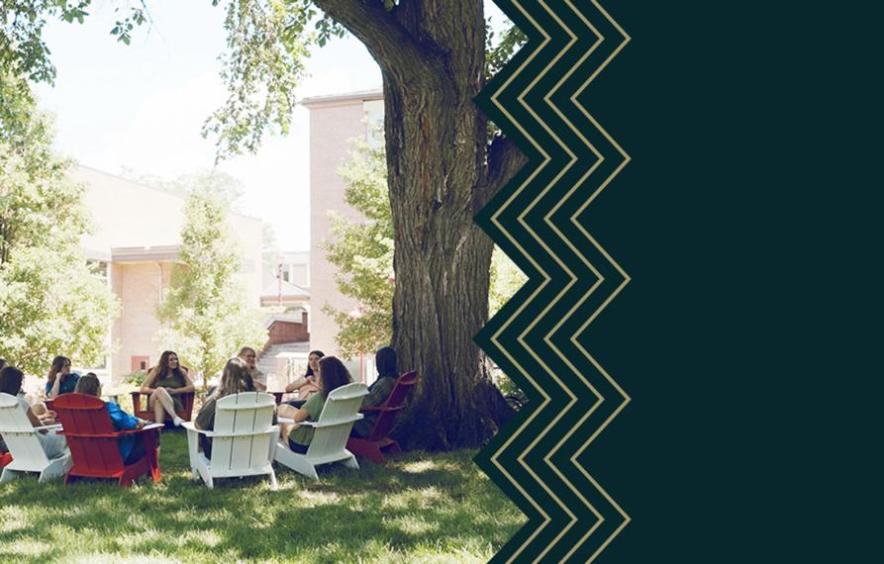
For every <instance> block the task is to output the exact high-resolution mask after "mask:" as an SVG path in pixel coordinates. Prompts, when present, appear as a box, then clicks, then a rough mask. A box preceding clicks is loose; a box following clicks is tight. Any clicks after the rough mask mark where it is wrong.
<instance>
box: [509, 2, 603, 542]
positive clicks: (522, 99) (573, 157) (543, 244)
mask: <svg viewBox="0 0 884 564" xmlns="http://www.w3.org/2000/svg"><path fill="white" fill-rule="evenodd" d="M517 7H518V8H519V9H520V11H522V13H523V15H524V16H525V17H526V18H527V19H528V20H529V21H531V23H532V24H534V25H535V27H539V26H538V25H537V22H536V20H534V18H532V17H531V15H530V14H528V13H526V12H525V11H524V10H523V9H522V7H521V6H520V5H517ZM544 7H545V6H544ZM547 11H548V10H547ZM563 27H564V28H565V29H567V26H563ZM570 35H571V41H569V43H568V45H567V46H566V47H565V49H563V50H562V52H561V53H559V54H558V55H557V56H556V57H555V58H554V59H553V61H552V62H551V64H550V65H548V66H547V68H546V69H545V70H544V71H543V72H541V73H540V74H539V75H538V76H537V77H535V79H534V80H533V81H532V82H531V83H530V84H529V85H528V86H527V87H526V88H525V89H524V90H523V91H522V92H521V93H520V95H519V96H517V99H518V100H519V102H520V103H521V104H522V106H523V107H524V108H525V109H526V110H527V111H528V112H529V113H530V114H531V115H532V116H533V117H534V118H535V119H536V120H537V122H538V123H539V124H540V125H541V126H542V127H543V128H544V129H545V130H546V131H547V133H548V134H549V135H550V137H551V138H552V139H555V140H556V141H557V143H558V145H559V146H560V147H561V148H562V149H563V150H564V151H566V152H567V153H568V155H569V156H570V162H569V163H568V165H567V166H565V167H564V168H563V169H562V170H561V171H560V172H559V173H558V174H557V175H556V177H555V178H554V179H552V180H551V181H550V182H549V183H548V184H547V186H546V187H545V188H544V189H543V190H542V191H541V193H540V194H538V195H537V197H536V198H535V199H534V200H533V201H532V203H531V204H530V205H529V206H528V207H527V208H526V209H525V210H524V211H523V212H522V213H520V214H519V216H518V220H519V223H521V224H522V225H523V226H524V227H525V229H526V231H527V232H528V233H530V234H531V235H532V237H533V238H534V240H535V241H537V242H538V243H539V244H540V245H541V247H543V248H544V249H545V250H546V251H547V253H548V254H549V256H551V257H552V258H553V259H554V260H555V261H556V262H557V263H558V265H559V266H560V267H561V268H562V269H563V270H564V271H565V272H567V273H568V276H569V278H570V281H569V283H568V284H567V285H566V286H565V288H564V289H563V290H562V291H561V292H560V293H559V294H558V295H557V296H556V297H555V298H554V299H553V300H552V301H551V302H550V303H549V304H548V305H547V307H546V308H545V309H544V310H543V311H542V312H541V313H540V314H539V315H538V316H536V317H535V318H534V321H533V322H532V323H531V324H529V326H528V327H527V328H526V329H525V330H524V331H522V332H521V333H520V334H519V336H518V339H517V340H518V341H519V342H520V343H521V344H522V345H523V346H524V347H525V350H527V351H528V352H529V354H531V356H533V357H534V358H535V360H537V362H538V364H539V365H540V366H542V367H544V368H545V369H546V370H547V371H548V372H549V373H550V375H551V377H552V378H553V380H554V381H555V382H556V383H557V384H558V385H559V388H560V389H562V390H563V391H565V393H566V394H567V395H568V396H569V397H570V401H569V404H568V405H567V406H566V408H565V410H564V411H562V412H561V413H559V414H557V415H556V417H555V418H554V419H553V421H552V422H551V423H550V425H549V426H547V427H546V428H545V429H544V430H543V431H542V432H541V433H539V434H538V435H537V437H535V439H534V440H533V441H532V442H531V443H530V444H529V445H528V447H527V448H526V449H525V451H524V452H523V453H522V454H521V455H520V456H518V457H517V459H518V460H519V462H520V463H523V460H524V458H525V457H527V456H528V454H529V453H530V452H532V451H533V449H534V448H535V447H536V446H537V444H538V443H539V442H540V441H541V440H543V438H544V437H545V436H546V434H547V433H548V432H549V430H551V429H552V428H553V427H554V426H555V425H556V423H557V422H558V421H559V420H560V419H561V418H562V417H564V416H565V414H566V413H567V411H568V409H569V408H570V407H571V406H572V405H573V404H574V403H576V400H577V398H576V397H575V396H574V394H573V393H572V392H571V390H570V389H569V388H568V387H567V386H565V385H564V384H563V382H562V381H561V380H560V379H559V378H558V377H557V376H556V374H555V372H554V371H552V370H550V368H549V366H547V365H546V363H545V362H544V361H543V359H541V358H540V357H539V356H538V355H537V354H536V353H535V352H534V350H533V349H531V348H530V347H528V346H527V344H526V343H525V341H524V337H525V336H526V335H527V334H528V333H530V332H531V331H532V330H533V329H534V327H535V326H536V325H537V324H538V323H539V322H540V320H541V319H543V318H544V316H545V315H546V314H547V313H548V312H549V311H550V309H551V308H552V307H554V306H555V304H556V303H558V302H559V301H560V300H561V298H562V296H564V295H565V294H567V292H568V291H569V290H570V288H571V287H572V286H573V285H574V284H575V283H576V277H575V276H574V273H573V272H572V271H571V269H569V268H568V266H567V265H566V264H565V263H563V262H562V261H561V260H560V258H559V256H558V255H557V254H556V253H555V252H554V251H553V250H552V249H550V248H549V246H548V245H547V244H546V242H545V241H543V240H542V239H541V238H540V237H538V235H537V233H536V232H534V230H533V229H531V226H530V225H528V224H527V223H526V222H525V221H524V218H525V216H526V215H527V214H528V213H530V211H531V210H532V209H533V208H534V206H535V205H536V204H537V203H538V202H540V201H541V200H542V199H543V197H544V196H545V194H546V193H547V192H549V190H551V189H552V187H553V186H555V184H556V183H557V182H558V181H559V179H561V178H562V176H563V175H564V174H566V173H567V171H568V170H569V168H570V167H571V166H573V164H574V163H575V162H576V155H575V154H574V153H573V151H571V149H570V147H568V146H567V145H566V144H565V143H563V142H562V140H561V139H560V138H559V137H558V135H556V134H555V132H554V131H552V130H550V128H549V127H548V126H547V124H546V122H545V121H544V120H543V119H542V118H541V117H540V116H539V115H538V114H537V113H536V112H535V111H534V110H533V108H531V107H530V106H529V105H528V104H526V103H525V96H526V95H527V94H528V93H529V92H530V91H531V90H532V89H533V88H534V87H535V86H536V85H537V83H538V82H539V81H540V80H541V79H542V78H543V77H544V76H545V75H546V73H547V72H548V70H549V69H550V68H552V67H554V66H555V65H556V63H557V62H558V61H559V60H560V59H561V58H562V57H563V56H564V55H565V53H567V51H568V50H569V49H570V48H571V47H572V46H573V45H574V44H575V43H576V40H577V38H576V36H575V35H574V34H570ZM597 36H598V34H597ZM599 43H600V41H599V42H597V43H596V44H595V45H594V46H593V47H592V50H594V49H595V48H596V47H597V46H598V44H599ZM596 154H597V155H598V156H599V158H600V159H601V155H599V154H598V152H596ZM589 266H590V268H593V270H594V271H595V272H596V274H597V276H598V277H599V279H601V274H600V273H598V271H597V270H595V268H594V267H593V266H592V265H591V264H590V265H589ZM547 279H548V276H547ZM545 340H546V342H548V340H547V339H545ZM553 348H554V349H555V347H553ZM556 351H557V352H558V356H559V357H560V358H562V359H563V360H564V361H565V363H566V364H568V365H569V366H570V367H571V368H572V370H574V371H575V372H577V370H576V368H575V367H574V366H573V364H571V362H570V360H569V359H567V358H566V357H565V356H564V355H562V354H561V352H560V351H558V350H557V349H556ZM589 387H590V389H591V390H592V391H593V393H594V394H595V395H596V397H597V398H598V400H599V401H598V402H597V403H596V405H599V404H600V403H601V400H602V397H601V395H600V394H599V393H598V392H597V391H596V390H595V389H594V388H593V387H592V385H591V384H590V385H589ZM543 460H544V462H545V463H546V465H547V467H549V468H550V469H551V470H552V471H553V472H554V473H555V474H556V475H557V476H558V477H559V478H560V480H561V481H562V483H563V484H566V485H567V486H568V487H569V488H570V489H571V490H572V491H574V492H576V493H577V496H578V497H579V498H580V500H581V501H582V502H583V503H584V505H585V506H586V507H587V508H589V509H590V511H592V513H593V514H594V515H595V516H596V518H597V523H598V522H601V521H603V520H604V517H603V516H602V515H601V514H600V513H599V512H598V510H596V508H595V507H594V506H593V505H592V504H591V503H589V501H588V500H587V499H586V498H585V497H584V496H583V494H582V493H581V492H579V490H578V489H577V488H575V487H574V486H573V484H571V482H570V481H569V480H568V479H567V477H565V476H563V475H562V473H561V472H560V471H559V469H558V468H557V467H556V466H555V465H554V464H551V462H550V455H549V454H547V455H546V456H544V458H543ZM523 466H526V465H524V463H523ZM526 467H527V466H526ZM529 471H530V472H531V474H532V475H534V472H533V470H529ZM538 480H539V478H538ZM544 486H545V484H544ZM546 489H547V491H548V492H550V490H549V489H548V488H546ZM550 494H551V497H552V498H553V499H554V500H555V501H556V503H557V504H558V505H559V507H561V508H562V509H564V511H565V513H566V514H567V515H568V517H569V524H568V527H566V528H565V531H563V532H560V533H559V534H558V535H557V536H556V537H555V539H554V540H553V541H552V542H551V543H550V544H549V545H547V548H546V549H545V550H544V551H543V552H542V553H541V554H540V555H539V556H538V559H541V558H543V556H544V555H545V554H546V553H547V552H548V551H549V549H550V548H552V547H553V546H555V544H556V543H557V542H558V540H559V539H560V538H561V536H562V535H563V534H564V533H565V532H566V531H567V529H568V528H569V527H571V526H573V524H574V523H576V522H577V518H576V515H574V513H573V512H572V511H571V508H570V507H569V506H568V505H567V504H565V503H563V502H562V500H561V499H560V498H559V497H558V495H556V494H555V493H554V492H550ZM548 524H549V521H547V522H545V523H544V524H543V525H542V526H541V527H540V528H538V529H537V530H535V532H534V535H532V536H531V537H529V539H528V540H527V541H526V542H525V543H524V544H523V545H522V547H520V550H519V551H517V552H516V553H515V554H514V555H513V558H516V557H517V556H518V555H519V554H520V553H521V551H522V550H523V549H524V548H525V547H526V546H527V545H528V544H529V543H530V541H531V540H532V539H533V538H534V536H536V535H537V534H539V533H540V532H541V531H542V530H543V529H544V528H545V527H546V526H547V525H548Z"/></svg>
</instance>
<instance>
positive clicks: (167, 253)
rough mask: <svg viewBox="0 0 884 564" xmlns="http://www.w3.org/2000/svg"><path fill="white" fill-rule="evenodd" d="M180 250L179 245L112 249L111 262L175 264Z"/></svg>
mask: <svg viewBox="0 0 884 564" xmlns="http://www.w3.org/2000/svg"><path fill="white" fill-rule="evenodd" d="M180 250H181V245H154V246H152V247H113V248H111V262H143V261H150V262H154V261H168V262H177V261H178V254H179V252H180Z"/></svg>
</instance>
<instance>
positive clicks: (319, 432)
mask: <svg viewBox="0 0 884 564" xmlns="http://www.w3.org/2000/svg"><path fill="white" fill-rule="evenodd" d="M367 395H368V388H367V387H366V385H365V384H361V383H359V382H354V383H352V384H347V385H346V386H341V387H340V388H338V389H337V390H334V391H332V393H330V394H329V395H328V398H326V400H325V405H324V406H323V408H322V413H321V414H320V415H319V420H318V421H317V423H318V424H319V426H318V427H317V428H316V431H315V432H314V433H313V440H311V441H310V446H309V447H307V456H308V457H320V456H326V455H330V454H335V453H338V452H340V451H342V450H343V449H344V447H345V446H346V444H347V438H349V436H350V430H351V429H352V428H353V423H354V422H355V421H356V420H357V419H358V418H357V414H358V413H359V408H360V407H361V406H362V398H364V397H365V396H367Z"/></svg>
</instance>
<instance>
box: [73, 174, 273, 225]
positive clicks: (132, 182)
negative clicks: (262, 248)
mask: <svg viewBox="0 0 884 564" xmlns="http://www.w3.org/2000/svg"><path fill="white" fill-rule="evenodd" d="M74 167H75V168H85V169H88V170H91V171H92V172H97V173H98V174H103V175H104V176H109V177H111V178H116V179H118V180H122V181H124V182H128V183H129V184H131V185H133V186H136V187H138V188H141V189H142V190H150V191H151V192H158V193H160V194H165V195H166V196H171V197H173V198H178V199H179V200H181V201H182V202H184V201H186V200H187V198H185V197H184V196H183V195H181V194H176V193H175V192H170V191H168V190H163V189H161V188H156V187H154V186H149V185H147V184H144V183H142V182H138V181H137V180H131V179H129V178H126V177H124V176H120V175H119V174H113V173H110V172H107V171H106V170H101V169H98V168H95V167H94V166H89V165H84V164H81V163H75V164H74ZM227 213H228V214H229V215H238V216H239V217H242V218H245V219H252V220H254V221H260V222H261V223H264V220H263V219H261V218H260V217H255V216H253V215H246V214H244V213H239V212H235V211H233V210H232V209H230V210H228V211H227Z"/></svg>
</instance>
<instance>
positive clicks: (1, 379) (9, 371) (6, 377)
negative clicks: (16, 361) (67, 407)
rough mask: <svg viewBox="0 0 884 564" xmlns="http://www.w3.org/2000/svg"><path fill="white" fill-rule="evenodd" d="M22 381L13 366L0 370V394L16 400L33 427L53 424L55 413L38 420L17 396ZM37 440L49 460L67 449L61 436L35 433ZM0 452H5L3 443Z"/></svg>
mask: <svg viewBox="0 0 884 564" xmlns="http://www.w3.org/2000/svg"><path fill="white" fill-rule="evenodd" d="M23 380H24V373H23V372H22V371H21V370H19V369H18V368H16V367H14V366H6V367H5V368H4V369H3V370H0V393H2V394H9V395H10V396H13V397H15V398H16V399H17V400H18V403H19V405H20V406H21V409H22V411H23V412H24V413H25V414H26V415H27V416H28V421H30V422H31V425H33V426H34V427H40V426H42V425H50V424H52V423H55V412H53V411H49V412H47V413H46V414H45V415H44V416H43V417H42V418H38V417H37V416H36V415H34V412H33V411H31V406H30V405H28V400H27V399H25V398H24V396H21V395H19V392H20V391H21V383H22V381H23ZM37 440H38V441H40V446H41V447H43V452H45V453H46V457H47V458H50V459H52V458H57V457H58V456H60V455H61V454H62V453H63V452H64V451H65V450H66V449H67V447H68V444H67V441H66V440H65V438H64V436H63V435H57V434H55V433H49V432H47V431H45V430H42V431H38V432H37ZM0 443H2V438H0ZM0 450H7V449H6V444H5V443H3V444H0Z"/></svg>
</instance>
